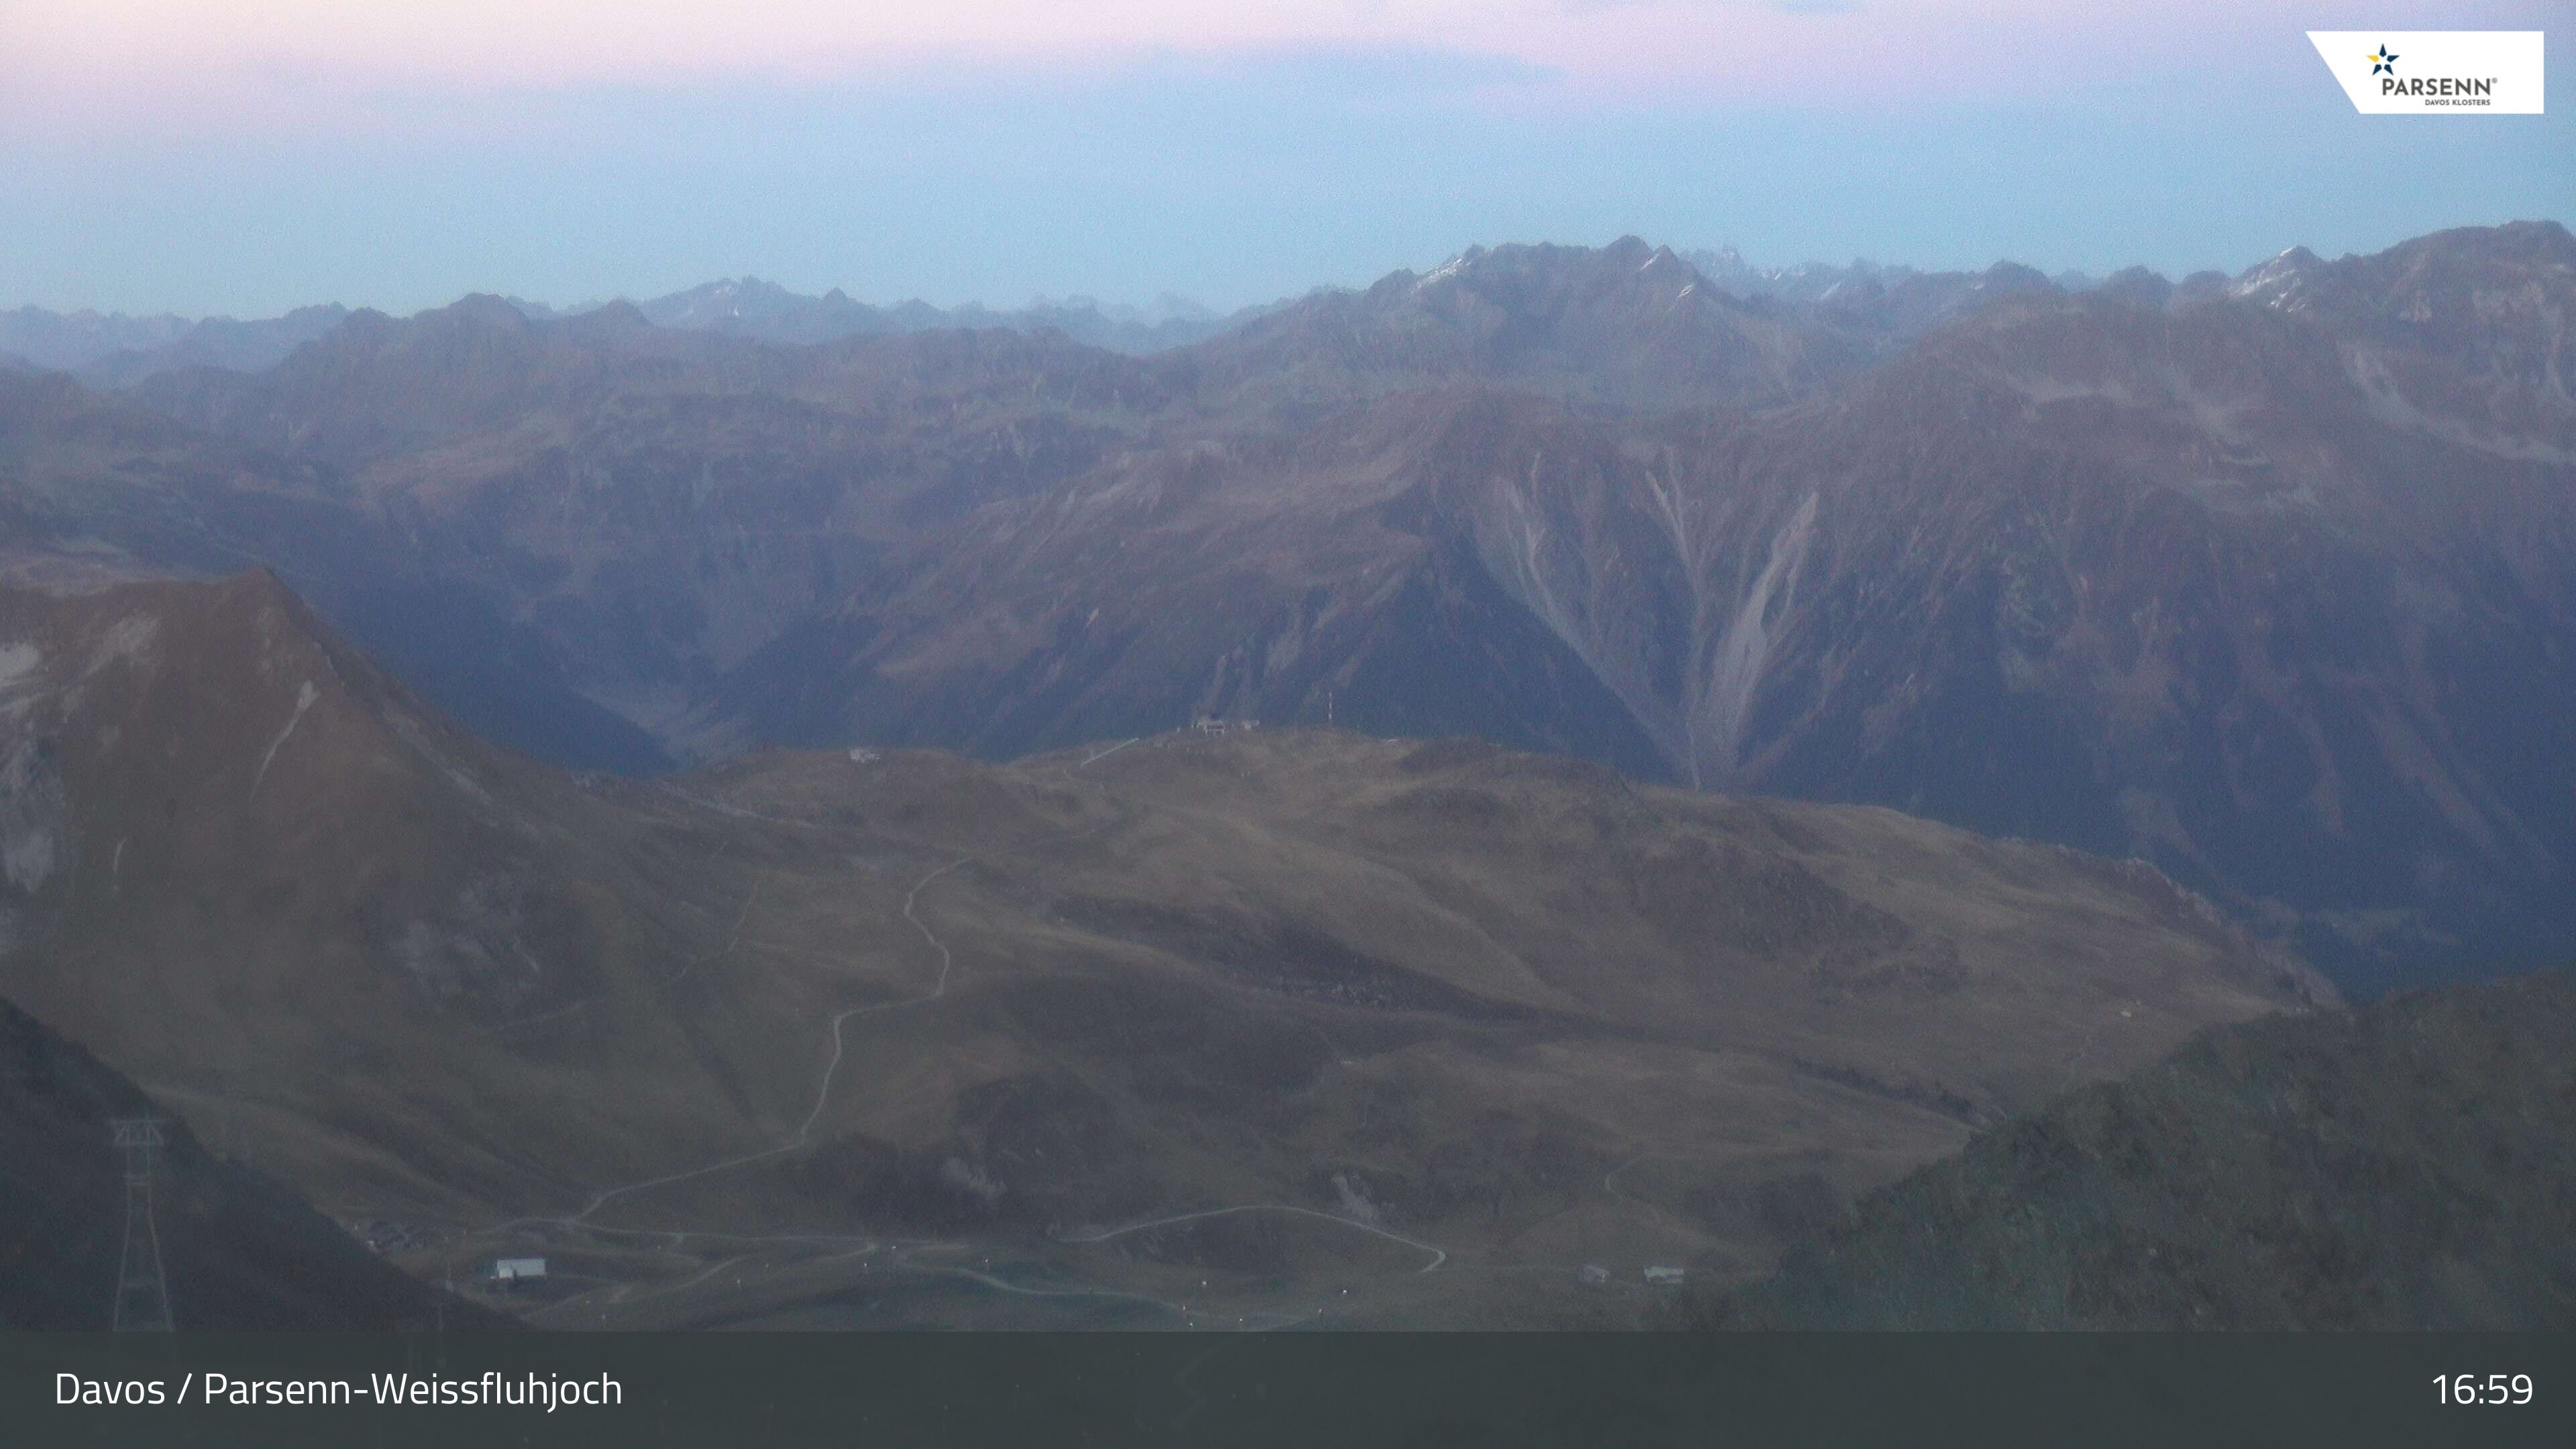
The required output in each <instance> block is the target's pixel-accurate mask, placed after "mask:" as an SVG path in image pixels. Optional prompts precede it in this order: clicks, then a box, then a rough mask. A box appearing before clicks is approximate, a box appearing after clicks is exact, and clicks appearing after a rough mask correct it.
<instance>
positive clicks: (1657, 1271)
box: [1646, 1263, 1682, 1288]
mask: <svg viewBox="0 0 2576 1449" xmlns="http://www.w3.org/2000/svg"><path fill="white" fill-rule="evenodd" d="M1646 1281H1647V1282H1649V1283H1652V1284H1654V1285H1655V1286H1656V1287H1658V1288H1679V1287H1680V1286H1682V1270H1681V1269H1679V1268H1675V1267H1672V1266H1671V1265H1669V1264H1663V1263H1657V1264H1653V1265H1650V1266H1649V1267H1648V1268H1647V1269H1646Z"/></svg>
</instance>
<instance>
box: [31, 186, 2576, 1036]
mask: <svg viewBox="0 0 2576 1449" xmlns="http://www.w3.org/2000/svg"><path fill="white" fill-rule="evenodd" d="M1721 278H1724V279H1728V280H1727V281H1721ZM2078 280H2081V279H2078ZM1730 281H1731V283H1732V285H1729V282H1730ZM727 287H730V288H731V290H730V291H727V290H724V289H725V288H727ZM657 308H658V309H662V310H661V316H662V318H663V319H664V320H667V321H672V322H674V323H682V322H685V323H686V324H687V325H657V322H656V316H655V309H657ZM900 311H902V309H893V310H892V311H888V312H878V311H875V310H874V309H864V308H861V307H860V306H859V304H856V303H852V302H849V301H848V299H846V298H841V299H839V300H837V301H836V300H834V299H832V298H824V299H798V298H793V297H791V296H789V295H788V294H785V293H783V292H779V291H777V290H776V289H770V288H763V287H760V286H756V285H752V284H747V283H733V284H718V285H717V287H715V288H702V289H699V290H698V291H697V292H694V293H687V294H681V296H680V297H679V298H669V299H662V300H661V301H659V302H656V303H653V304H648V305H647V306H643V307H638V306H633V305H629V304H624V303H617V304H610V305H608V306H604V307H600V308H597V309H593V310H589V311H585V312H582V313H579V314H578V315H570V316H562V317H547V316H542V315H539V316H531V315H530V310H529V309H523V308H522V307H520V306H514V305H512V304H510V303H507V302H504V301H502V300H501V299H498V298H470V299H467V300H466V301H464V302H460V303H458V304H456V305H455V306H453V307H449V308H443V309H439V310H437V311H433V312H426V313H423V314H421V315H419V316H417V317H413V318H409V319H399V320H398V319H393V318H388V317H385V316H382V315H380V314H376V313H370V312H361V313H354V314H351V315H349V316H348V317H346V318H345V319H342V320H341V321H339V323H338V324H337V325H336V326H333V327H331V328H330V330H329V331H327V332H325V333H323V334H322V335H320V336H318V337H314V338H312V339H311V340H309V341H307V342H306V343H304V344H303V345H301V346H300V347H298V348H296V349H295V350H294V351H293V352H292V353H291V354H290V355H288V356H287V357H286V358H285V359H284V360H283V361H281V362H279V363H277V364H276V365H275V366H273V367H269V368H267V369H266V370H264V371H247V370H240V369H227V368H221V367H209V366H187V367H173V368H169V369H166V370H161V371H157V372H153V373H151V374H150V375H149V376H144V377H141V379H140V380H139V381H137V382H135V383H134V384H133V385H132V386H130V387H128V388H125V389H123V390H109V389H104V388H100V387H95V386H88V385H84V384H81V383H79V382H76V381H74V380H70V379H66V378H62V377H55V376H47V375H43V374H29V373H25V372H20V373H11V374H0V421H5V424H6V426H5V428H0V561H4V562H5V563H6V566H7V567H8V568H9V570H10V571H11V572H12V573H13V574H14V575H15V576H16V577H19V578H22V579H28V580H35V581H45V582H48V583H50V584H53V585H56V586H63V585H69V584H76V583H78V582H79V581H81V580H85V579H87V580H96V579H101V578H108V577H116V576H131V575H134V574H137V573H152V572H163V571H172V570H178V571H198V572H217V571H226V570H230V569H232V568H236V567H239V566H241V565H243V564H245V563H253V562H256V563H265V564H269V565H271V566H274V567H275V568H277V569H278V570H279V571H280V572H281V574H282V575H283V576H284V577H286V578H287V579H289V580H290V581H291V582H292V583H293V584H294V585H295V586H296V587H297V588H298V589H299V590H300V591H301V592H303V593H304V594H306V595H307V596H308V597H310V598H311V599H312V600H313V601H314V602H315V604H316V606H317V607H318V608H319V609H321V610H322V612H323V613H324V614H325V615H326V616H327V617H329V618H331V619H333V620H335V621H337V622H338V623H340V624H341V625H342V626H344V627H345V628H347V629H348V630H349V631H350V633H351V634H352V636H353V637H355V638H356V639H357V640H358V641H360V642H361V643H362V644H364V645H365V646H366V647H368V648H369V649H371V650H374V651H376V652H377V653H379V654H380V655H381V656H382V657H383V658H384V659H385V660H386V661H387V662H388V663H389V664H391V665H392V667H393V668H395V669H396V670H397V671H398V672H399V673H401V674H402V675H404V676H405V677H406V678H409V679H412V680H414V681H416V682H417V683H418V684H419V686H420V687H421V688H422V689H423V690H425V691H426V692H427V693H428V694H429V695H430V697H431V698H433V699H434V700H436V701H437V702H439V703H441V704H442V705H444V706H445V707H447V708H448V709H450V710H452V711H453V712H454V713H455V714H456V715H457V716H458V717H460V718H461V719H463V720H464V721H465V722H467V723H468V724H470V725H472V726H473V727H475V728H477V729H480V730H483V731H486V732H488V733H490V734H492V735H493V736H495V737H496V738H498V739H500V740H502V741H504V742H505V743H508V744H512V745H515V746H518V747H520V748H523V749H527V750H529V751H531V752H533V753H536V754H538V755H541V756H544V757H546V758H549V759H553V760H556V761H561V762H564V763H568V764H576V765H584V766H596V767H605V768H611V769H617V770H624V771H648V770H651V769H655V768H660V767H662V766H664V765H666V764H668V763H670V762H673V761H702V760H710V759H718V758H724V757H728V756H731V755H734V754H737V753H740V752H744V751H748V750H753V749H757V748H759V747H762V746H765V745H775V744H790V745H825V744H829V745H845V744H850V743H857V742H869V743H878V744H885V743H893V744H910V745H938V746H947V747H956V748H966V749H971V750H974V751H976V752H979V753H982V754H985V755H987V756H991V757H996V758H1001V757H1009V756H1013V755H1016V754H1019V753H1022V752H1026V751H1031V750H1042V749H1049V748H1056V747H1062V746H1069V745H1072V744H1075V743H1079V742H1084V741H1091V740H1114V739H1118V738H1123V737H1126V736H1129V735H1135V734H1142V733H1150V732H1154V731H1159V730H1164V729H1169V728H1173V727H1176V726H1180V725H1184V724H1187V723H1188V722H1190V721H1191V720H1192V719H1194V718H1198V717H1202V716H1215V717H1222V718H1229V719H1256V718H1257V719H1262V720H1266V721H1271V722H1282V721H1298V722H1308V723H1322V722H1325V721H1326V720H1330V721H1331V722H1333V723H1336V724H1339V725H1343V726H1346V727H1352V728H1359V729H1364V730H1368V731H1373V732H1380V733H1386V734H1401V735H1426V734H1442V733H1461V734H1473V735H1478V736H1482V737H1485V738H1488V739H1491V740H1495V741H1498V742H1502V743H1505V744H1508V745H1511V746H1513V747H1516V748H1527V749H1540V750H1548V751H1555V752H1562V753H1568V754H1573V755H1578V756H1582V757H1586V758H1590V759H1594V760H1598V761H1602V762H1605V763H1609V764H1613V765H1615V766H1617V767H1618V768H1620V769H1622V770H1624V771H1627V772H1629V773H1631V774H1633V775H1636V776H1640V777H1643V778H1649V779H1663V780H1671V781H1677V782H1681V783H1686V784H1696V785H1699V786H1702V787H1705V788H1711V789H1719V788H1723V789H1733V790H1753V791H1761V792H1767V793H1775V794H1781V795H1786V796H1793V797H1803V798H1809V799H1821V800H1838V801H1855V802H1871V803H1880V804H1887V805H1892V806H1896V807H1899V808H1903V809H1906V810H1909V811H1913V812H1916V813H1920V814H1924V815H1928V816H1932V817H1934V818H1938V819H1942V820H1946V821H1949V822H1952V823H1954V824H1959V825H1963V826H1967V827H1970V828H1973V829H1977V830H1980V831H1985V832H1989V833H1998V834H2013V835H2022V836H2028V837H2033V838H2037V839H2042V840H2049V841H2054V842H2058V843H2062V844H2067V845H2072V846H2077V847H2081V848H2084V849H2087V850H2091V851H2096V852H2100V853H2104V854H2108V855H2112V856H2131V855H2134V856H2138V857H2141V858H2144V859H2146V860H2148V861H2151V862H2153V863H2155V864H2156V865H2157V866H2158V867H2159V868H2161V869H2163V870H2165V871H2167V872H2169V873H2171V874H2172V875H2174V876H2175V877H2176V878H2177V879H2180V880H2183V881H2184V882H2186V883H2187V884H2189V885H2190V886H2191V887H2193V888H2194V889H2196V890H2199V891H2201V892H2203V893H2205V894H2207V895H2208V896H2210V897H2211V898H2213V899H2215V900H2217V901H2219V902H2220V903H2221V904H2222V905H2223V906H2225V907H2226V908H2227V909H2229V910H2230V911H2233V912H2235V913H2237V914H2238V915H2239V916H2240V917H2242V918H2243V919H2246V920H2248V921H2251V922H2254V923H2256V924H2257V925H2259V927H2260V928H2261V929H2263V930H2265V931H2267V932H2271V933H2274V934H2275V935H2277V936H2278V937H2280V938H2281V939H2284V940H2287V941H2291V942H2294V943H2295V944H2296V945H2297V946H2298V948H2299V949H2300V950H2302V951H2303V952H2305V953H2306V954H2307V955H2309V956H2310V957H2311V958H2313V959H2315V960H2317V961H2318V962H2320V963H2321V964H2323V965H2324V966H2326V967H2327V968H2328V969H2329V970H2331V971H2332V972H2334V973H2335V974H2336V975H2337V977H2338V978H2339V979H2340V980H2341V981H2343V982H2344V983H2345V984H2346V985H2347V986H2349V987H2351V988H2353V989H2355V990H2357V991H2361V992H2364V993H2368V992H2371V991H2376V990H2379V989H2383V988H2385V987H2386V986H2389V985H2391V984H2395V983H2399V982H2403V981H2408V980H2422V979H2429V978H2431V977H2437V976H2440V975H2443V974H2445V973H2450V972H2471V973H2474V972H2479V971H2484V970H2489V969H2494V968H2496V967H2497V966H2501V965H2510V964H2516V963H2523V964H2536V963H2537V962H2538V961H2540V960H2543V959H2547V958H2548V957H2549V955H2550V953H2552V952H2555V951H2557V950H2559V949H2561V948H2562V947H2563V946H2564V945H2565V944H2566V942H2567V928H2566V925H2565V923H2566V922H2567V921H2568V920H2569V919H2576V874H2572V873H2571V872H2576V774H2571V771H2576V658H2571V656H2570V655H2569V653H2568V651H2567V649H2566V648H2565V641H2566V640H2567V639H2568V638H2570V637H2576V568H2571V566H2570V564H2569V562H2568V561H2569V559H2570V558H2576V547H2571V545H2576V394H2571V392H2570V379H2571V378H2576V340H2571V339H2576V239H2571V238H2570V237H2569V235H2568V233H2567V232H2566V231H2565V230H2564V229H2563V228H2562V227H2559V226H2557V225H2556V224H2554V223H2546V222H2535V223H2519V224H2515V225H2511V226H2505V227H2498V228H2477V229H2468V230H2463V231H2456V232H2446V233H2441V234H2438V235H2434V236H2429V237H2425V238H2421V239H2418V240H2416V241H2413V242H2409V243H2406V244H2405V245H2402V246H2400V247H2397V248H2393V249H2391V250H2390V251H2387V252H2384V253H2381V254H2378V255H2376V256H2369V257H2348V258H2344V259H2342V260H2339V261H2326V260H2323V259H2320V258H2317V257H2315V256H2313V255H2310V254H2308V253H2306V252H2303V251H2298V250H2293V251H2290V252H2286V253H2283V254H2282V255H2281V256H2279V257H2277V258H2275V259H2273V260H2272V261H2270V262H2266V263H2264V264H2262V265H2261V266H2258V267H2255V268H2253V269H2250V270H2248V271H2247V272H2245V273H2244V274H2242V275H2240V276H2237V277H2234V278H2219V277H2216V276H2214V275H2205V276H2200V277H2194V278H2186V279H2184V280H2183V281H2181V282H2179V283H2175V282H2170V281H2168V280H2166V279H2164V278H2160V277H2157V276H2154V275H2153V274H2150V273H2146V272H2143V271H2130V272H2124V273H2120V274H2117V275H2114V276H2112V277H2110V278H2106V279H2104V280H2103V281H2102V282H2101V283H2099V284H2098V285H2094V286H2091V287H2089V288H2087V289H2085V290H2082V291H2071V290H2069V288H2068V286H2067V285H2065V284H2064V283H2062V282H2061V281H2057V280H2052V279H2050V278H2047V277H2045V276H2042V275H2040V274H2038V273H2037V272H2035V271H2032V270H2030V269H2028V268H2019V267H2013V266H2009V265H2006V266H1998V267H1996V268H1993V269H1990V270H1988V271H1986V272H1983V273H1938V274H1932V273H1924V274H1918V273H1910V272H1904V271H1902V270H1901V269H1879V268H1873V267H1865V266H1862V267H1853V268H1845V269H1803V270H1801V271H1799V272H1797V273H1796V274H1794V275H1793V274H1790V273H1760V272H1756V271H1754V270H1753V269H1751V268H1748V267H1745V266H1744V265H1743V264H1742V262H1741V261H1740V259H1734V258H1730V257H1726V256H1722V255H1721V256H1713V257H1703V258H1702V259H1701V262H1700V264H1698V265H1694V263H1693V262H1692V261H1691V260H1690V259H1689V258H1686V257H1684V256H1681V255H1679V254H1676V253H1674V252H1672V251H1671V250H1669V249H1665V248H1658V247H1653V246H1650V245H1648V244H1646V243H1644V242H1641V241H1637V240H1634V239H1627V240H1623V241H1621V242H1619V243H1616V244H1614V245H1612V246H1608V247H1602V248H1582V247H1551V246H1507V247H1497V248H1492V249H1485V248H1474V249H1470V250H1469V251H1467V252H1465V253H1462V254H1461V255H1459V256H1458V257H1456V258H1453V259H1451V260H1450V261H1449V262H1447V263H1445V264H1443V265H1442V266H1440V267H1438V268H1435V269H1433V270H1431V271H1429V272H1426V273H1422V274H1415V273H1411V272H1399V273H1396V274H1394V275H1392V276H1390V277H1387V278H1385V279H1384V280H1382V281H1380V282H1379V283H1377V284H1375V285H1374V286H1372V287H1369V288H1367V289H1365V290H1361V291H1328V292H1319V293H1316V294H1313V295H1310V296H1308V297H1305V298H1301V299H1299V300H1297V301H1295V302H1292V303H1289V304H1287V305H1284V306H1281V307H1279V308H1277V309H1275V310H1270V311H1267V312H1266V313H1264V314H1263V315H1259V316H1256V317H1251V318H1248V319H1244V320H1240V321H1236V322H1234V323H1232V325H1229V326H1227V327H1225V328H1224V329H1223V330H1216V331H1212V333H1211V335H1207V336H1204V337H1202V338H1200V339H1199V340H1196V341H1191V342H1188V343H1186V344H1185V345H1178V346H1170V347H1165V348H1163V349H1162V350H1159V351H1154V352H1152V353H1150V355H1131V354H1129V353H1126V352H1121V351H1114V350H1111V349H1109V348H1106V347H1100V346H1092V345H1086V344H1085V343H1084V342H1082V341H1081V340H1079V339H1078V338H1077V336H1075V335H1074V334H1073V333H1071V332H1069V331H1067V330H1065V329H1062V328H1057V329H1055V330H1028V331H1019V330H1010V329H1008V328H985V329H983V330H960V329H956V328H953V327H949V328H933V329H931V330H905V328H906V326H907V325H908V324H904V323H901V322H899V321H892V320H888V319H890V318H892V317H893V316H894V314H895V313H896V312H900ZM1104 315H1105V314H1104ZM1131 320H1133V319H1131ZM1174 322H1186V323H1187V325H1189V326H1199V325H1211V324H1209V319H1205V318H1199V319H1196V320H1190V319H1178V318H1175V319H1166V320H1165V322H1162V323H1156V324H1155V325H1168V324H1170V323H1174ZM843 325H847V326H849V327H851V329H852V330H851V331H849V332H848V333H846V334H842V335H837V336H832V337H830V340H803V341H798V342H795V343H793V344H790V343H783V342H778V341H772V340H764V339H766V338H768V337H770V336H772V335H782V336H784V335H792V336H797V337H800V338H807V339H821V338H824V337H825V336H826V335H827V334H830V333H832V332H833V330H834V329H835V328H838V327H840V326H843ZM1138 325H1144V324H1143V323H1142V322H1139V323H1138ZM871 329H874V330H871Z"/></svg>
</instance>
